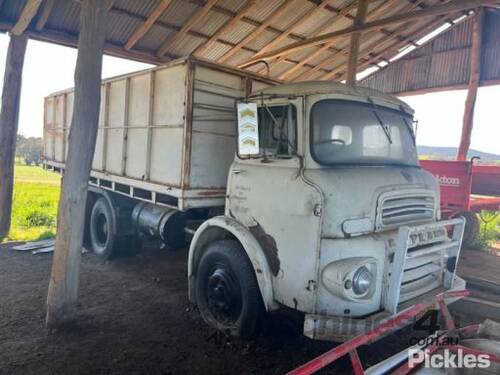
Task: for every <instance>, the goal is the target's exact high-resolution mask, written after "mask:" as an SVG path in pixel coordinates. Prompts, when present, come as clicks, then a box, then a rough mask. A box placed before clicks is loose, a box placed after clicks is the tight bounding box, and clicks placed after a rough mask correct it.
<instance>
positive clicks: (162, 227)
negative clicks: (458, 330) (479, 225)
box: [44, 58, 465, 340]
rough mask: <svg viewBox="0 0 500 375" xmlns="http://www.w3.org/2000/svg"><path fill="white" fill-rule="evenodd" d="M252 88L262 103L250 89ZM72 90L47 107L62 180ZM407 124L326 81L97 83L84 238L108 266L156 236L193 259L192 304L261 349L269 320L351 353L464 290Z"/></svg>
mask: <svg viewBox="0 0 500 375" xmlns="http://www.w3.org/2000/svg"><path fill="white" fill-rule="evenodd" d="M252 89H253V90H252ZM72 100H73V91H72V90H68V91H64V92H59V93H56V94H53V95H51V96H49V97H47V98H46V101H45V127H44V138H45V151H44V159H45V160H44V164H45V166H46V168H48V169H51V170H54V171H58V172H61V173H63V172H64V163H65V160H66V154H67V144H68V142H67V138H68V134H69V124H70V119H71V108H72ZM412 125H413V111H412V109H411V108H409V107H408V106H407V105H406V104H405V103H404V102H402V101H400V100H398V99H396V98H394V97H391V96H388V95H385V94H383V93H380V92H377V91H374V90H371V89H366V88H361V87H357V88H353V87H348V86H346V85H344V84H340V83H333V82H301V83H293V84H278V83H277V82H274V81H271V80H269V79H266V78H264V77H261V76H257V75H253V74H251V73H248V72H245V71H240V70H235V69H230V68H227V67H223V66H219V65H214V64H211V63H209V62H206V61H201V60H194V59H191V58H186V59H181V60H177V61H174V62H172V63H170V64H168V65H165V66H162V67H158V68H154V69H151V70H147V71H143V72H138V73H134V74H131V75H126V76H122V77H117V78H114V79H109V80H106V81H104V82H103V85H102V108H101V115H100V125H99V134H98V139H97V144H96V151H95V156H94V162H93V169H92V172H91V178H90V181H89V195H88V199H87V201H88V204H87V205H88V215H87V216H88V218H87V223H88V232H89V237H90V243H91V246H92V248H93V250H94V252H95V253H96V254H97V255H98V256H101V257H108V256H111V255H112V254H114V253H116V252H117V251H119V250H120V248H131V247H139V246H140V243H141V237H143V236H157V237H159V238H160V239H161V240H162V241H163V242H164V243H165V244H166V245H167V246H169V247H182V246H184V245H185V241H186V237H185V234H186V233H188V234H189V235H188V237H191V236H192V238H191V241H190V247H189V264H188V280H189V298H190V300H191V301H193V302H194V303H196V305H197V306H198V308H199V311H200V313H201V315H202V317H203V318H204V320H205V321H206V322H207V323H208V324H210V325H211V326H213V327H216V328H219V329H224V330H229V331H230V332H231V333H232V334H234V335H238V336H241V337H250V336H252V335H254V334H255V333H256V332H257V330H258V327H259V323H260V321H261V318H262V317H263V315H264V313H265V312H266V311H272V310H275V309H278V308H280V307H288V308H291V309H295V310H298V311H300V312H302V313H303V314H304V334H305V335H307V336H308V337H311V338H315V339H327V340H345V339H348V338H350V337H352V336H354V335H356V334H359V333H361V332H363V331H365V330H367V329H369V328H370V327H371V326H373V325H374V324H376V323H377V322H380V320H383V319H385V318H387V317H389V316H391V315H393V314H395V313H397V312H399V311H401V310H403V309H405V308H407V307H408V306H411V305H413V304H415V303H417V302H419V301H425V300H426V299H428V298H430V297H431V296H435V295H436V294H437V293H438V292H439V291H442V290H450V289H454V290H457V289H464V288H465V282H464V281H463V280H462V279H460V278H459V277H457V276H456V274H455V269H456V264H457V260H458V257H459V251H460V246H461V241H462V234H463V226H464V222H463V220H462V219H455V220H448V221H440V211H439V186H438V184H437V182H436V180H435V178H434V177H433V176H432V175H431V174H430V173H428V172H426V171H424V170H422V169H421V168H420V166H419V162H418V159H417V152H416V146H415V139H414V133H413V126H412Z"/></svg>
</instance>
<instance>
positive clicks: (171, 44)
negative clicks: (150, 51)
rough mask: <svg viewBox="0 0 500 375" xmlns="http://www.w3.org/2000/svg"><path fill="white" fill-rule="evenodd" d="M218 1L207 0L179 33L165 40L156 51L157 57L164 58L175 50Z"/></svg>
mask: <svg viewBox="0 0 500 375" xmlns="http://www.w3.org/2000/svg"><path fill="white" fill-rule="evenodd" d="M217 1H218V0H208V1H207V2H206V3H205V5H204V6H202V7H201V8H199V9H198V10H197V11H196V12H195V13H194V14H193V15H192V16H191V17H190V18H189V19H188V20H187V21H186V23H185V24H184V25H183V26H182V27H181V29H180V30H179V32H178V33H177V34H175V35H174V36H172V37H168V38H167V40H166V41H165V42H164V43H163V45H162V46H161V47H160V49H159V50H158V56H164V55H165V54H166V53H167V52H168V51H169V50H173V49H175V47H177V46H178V45H179V42H180V40H181V39H182V38H183V37H184V36H185V35H186V34H187V32H188V31H189V30H191V28H192V27H193V26H194V25H196V23H198V22H199V21H200V20H201V19H202V18H203V17H205V16H206V15H207V13H208V12H209V11H210V9H212V7H213V6H214V5H215V3H216V2H217Z"/></svg>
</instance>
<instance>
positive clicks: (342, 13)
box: [238, 0, 358, 74]
mask: <svg viewBox="0 0 500 375" xmlns="http://www.w3.org/2000/svg"><path fill="white" fill-rule="evenodd" d="M357 3H358V0H353V1H352V2H351V3H350V4H349V5H346V6H345V7H344V8H342V9H335V10H333V8H332V7H331V6H328V7H327V9H328V10H329V11H330V12H333V13H335V14H334V15H333V16H331V17H329V18H328V20H327V21H326V22H324V23H323V24H322V25H321V26H319V27H318V28H316V29H315V30H314V31H313V32H312V33H311V34H309V36H308V37H309V38H312V37H314V36H316V35H319V34H321V33H322V32H323V31H325V30H326V29H328V28H330V27H332V25H334V24H335V23H336V22H337V21H339V20H340V19H342V17H345V18H351V17H352V16H351V15H350V14H349V12H351V11H352V10H353V9H356V7H357ZM352 18H353V17H352ZM328 47H329V48H330V49H333V52H338V51H339V50H338V49H335V47H334V46H333V43H330V44H329V46H328ZM315 56H318V55H317V54H315ZM254 57H257V55H255V56H254ZM284 60H285V57H284V56H280V57H278V58H276V59H275V60H273V61H269V65H270V66H272V65H275V64H278V63H280V62H282V61H284ZM312 60H313V58H309V56H308V57H307V58H306V60H303V61H301V62H299V63H298V64H296V66H294V67H292V69H294V70H293V72H295V71H297V70H298V69H300V68H301V67H303V66H304V65H306V64H307V63H308V62H309V61H312ZM247 66H248V64H247V63H246V62H245V63H242V64H240V65H238V68H245V67H247ZM261 72H262V69H261V70H259V71H258V73H261ZM293 72H292V73H293ZM292 73H291V74H292Z"/></svg>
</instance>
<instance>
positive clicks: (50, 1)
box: [35, 0, 55, 31]
mask: <svg viewBox="0 0 500 375" xmlns="http://www.w3.org/2000/svg"><path fill="white" fill-rule="evenodd" d="M54 3H55V0H45V2H44V4H43V8H42V13H41V14H40V16H39V17H38V19H37V20H36V25H35V29H36V30H38V31H40V30H43V28H44V27H45V24H46V23H47V21H48V20H49V17H50V13H52V8H54Z"/></svg>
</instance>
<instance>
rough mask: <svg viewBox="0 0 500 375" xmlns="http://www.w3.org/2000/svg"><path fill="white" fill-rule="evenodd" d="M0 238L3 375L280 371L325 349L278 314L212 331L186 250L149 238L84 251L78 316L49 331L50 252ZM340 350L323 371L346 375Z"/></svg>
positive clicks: (367, 358)
mask: <svg viewBox="0 0 500 375" xmlns="http://www.w3.org/2000/svg"><path fill="white" fill-rule="evenodd" d="M9 246H10V245H5V244H4V245H0V374H2V375H3V374H9V375H10V374H37V375H38V374H123V373H127V374H195V373H203V374H208V375H210V374H283V373H286V372H287V371H289V370H291V369H293V368H295V367H297V366H298V365H300V364H302V363H304V362H307V361H308V360H309V359H312V358H314V357H315V356H317V355H319V354H321V353H323V352H325V351H326V350H328V349H330V348H332V347H333V346H334V344H332V343H328V342H315V341H312V340H309V339H307V338H305V337H303V336H302V335H301V333H300V331H301V328H302V327H301V325H300V323H299V320H298V319H296V318H294V317H293V316H291V315H289V314H283V313H280V314H279V315H275V316H273V317H272V318H271V319H269V322H268V324H267V328H266V329H265V331H264V333H263V334H262V335H261V336H260V337H259V338H258V339H256V341H252V342H243V341H240V340H237V339H225V340H215V339H212V338H211V336H212V335H213V333H214V332H213V331H212V330H211V329H209V328H208V327H207V326H206V325H205V324H204V322H203V321H202V320H201V318H200V317H199V315H198V312H197V311H196V308H194V307H193V306H191V305H190V304H189V303H188V301H187V280H186V258H187V251H176V252H171V251H166V250H160V249H159V248H158V247H157V246H151V245H150V246H148V248H146V249H145V250H144V251H143V252H142V253H140V254H138V255H135V256H128V257H122V258H119V259H115V260H113V261H109V262H101V261H99V260H97V259H96V258H95V257H94V256H93V255H92V254H84V255H83V263H82V267H81V286H80V299H79V306H78V308H79V309H78V314H79V316H78V322H77V324H74V325H71V326H69V327H66V328H65V329H64V330H61V331H58V332H55V333H48V332H47V330H46V329H45V328H44V315H45V298H46V294H47V286H48V280H49V274H50V266H51V261H52V255H50V254H39V255H32V254H31V253H30V252H16V251H12V250H11V249H10V248H9ZM408 338H409V336H408V332H406V333H400V334H398V335H397V336H395V335H393V336H389V337H387V338H386V339H384V340H383V341H382V342H379V343H377V344H376V345H374V346H371V347H367V348H363V349H362V350H361V351H360V356H361V359H362V361H363V363H364V365H365V367H366V366H368V365H371V364H373V363H376V362H378V361H379V360H381V359H383V358H384V357H385V356H386V354H388V353H389V352H391V353H395V352H396V351H398V350H401V349H402V348H403V347H405V346H406V344H407V341H408ZM350 372H351V371H350V365H349V362H348V360H347V359H346V358H345V359H344V360H343V361H340V362H338V363H337V364H335V365H334V366H330V367H328V369H327V370H325V371H324V373H335V374H345V373H350Z"/></svg>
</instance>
